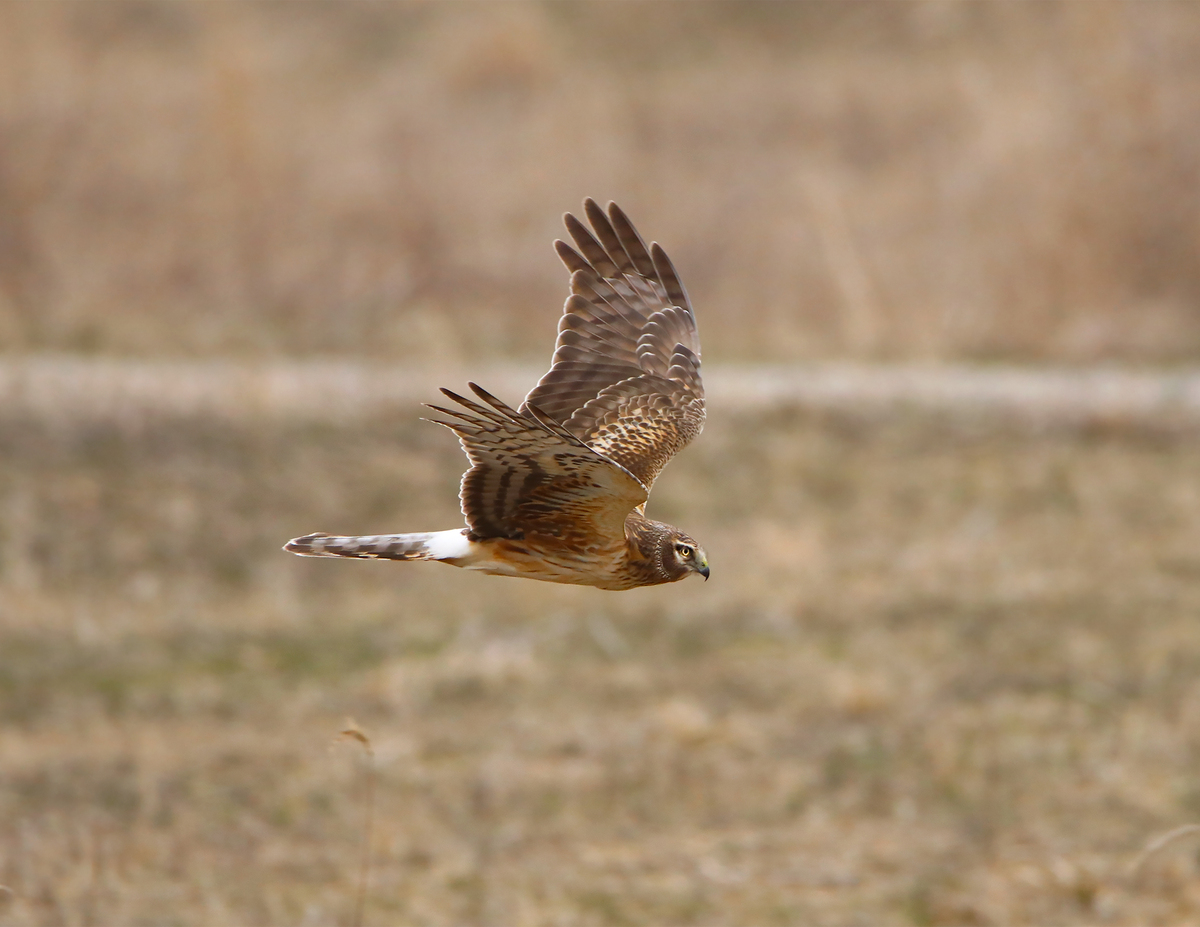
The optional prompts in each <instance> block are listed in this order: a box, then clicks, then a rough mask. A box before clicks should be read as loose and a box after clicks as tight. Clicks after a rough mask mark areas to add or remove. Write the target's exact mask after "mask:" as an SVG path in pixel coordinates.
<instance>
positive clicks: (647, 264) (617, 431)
mask: <svg viewBox="0 0 1200 927" xmlns="http://www.w3.org/2000/svg"><path fill="white" fill-rule="evenodd" d="M583 208H584V214H585V216H586V217H587V221H588V224H590V226H591V228H590V229H589V228H588V225H585V224H584V223H583V222H581V221H580V220H579V219H577V218H576V217H575V216H572V215H570V214H569V213H568V214H567V215H566V216H565V217H564V221H565V223H566V226H567V231H568V232H569V233H570V236H571V239H572V240H573V241H574V243H575V246H574V247H572V246H571V245H569V244H567V243H566V242H564V241H556V242H555V243H554V247H555V250H556V251H557V252H558V255H559V257H560V258H561V259H562V261H563V263H564V264H566V266H567V269H568V270H569V271H570V272H571V295H570V296H569V297H568V298H567V302H566V305H565V306H564V307H563V316H562V319H561V320H560V321H559V324H558V342H557V344H556V345H555V350H554V359H553V362H552V364H551V367H550V370H549V371H548V372H547V373H546V375H545V376H543V377H542V379H541V380H540V381H539V382H538V384H537V386H535V387H534V388H533V390H531V391H530V393H529V395H528V396H526V397H525V400H524V402H522V403H521V405H520V407H519V408H517V409H513V408H512V407H510V406H508V405H506V404H505V403H504V402H502V401H501V400H499V399H497V398H496V397H495V396H493V395H492V394H491V393H489V392H487V391H486V390H484V389H482V388H481V387H479V386H476V385H475V384H474V383H472V384H470V387H471V391H472V392H473V393H474V394H475V397H476V398H475V399H469V398H466V397H464V396H460V395H458V394H457V393H452V392H450V390H447V389H443V390H442V393H443V394H445V395H446V397H447V398H449V399H450V400H452V401H453V402H454V403H455V404H456V405H457V406H458V408H448V407H443V406H430V408H431V409H433V410H434V411H435V412H437V413H438V414H439V415H440V416H442V417H440V418H434V419H430V421H433V422H436V423H437V424H440V425H445V426H446V427H447V428H449V429H450V430H451V431H453V432H454V433H455V434H457V435H458V439H459V442H460V443H461V444H462V447H463V450H464V451H465V452H466V454H467V458H468V460H470V462H471V467H470V469H469V470H467V472H466V473H465V474H463V478H462V487H461V490H460V492H459V498H460V499H461V501H462V510H463V515H464V516H465V517H466V521H467V526H466V527H465V528H461V529H460V528H454V529H451V530H449V531H433V532H424V533H418V534H383V535H369V536H365V537H332V536H330V535H327V534H309V535H305V536H304V537H301V538H295V539H294V540H291V541H289V542H288V543H287V544H286V545H285V547H284V550H289V551H291V552H292V553H294V554H299V555H300V556H303V557H356V558H368V559H383V560H437V561H440V562H442V563H449V564H451V565H453V566H458V567H465V568H466V569H470V570H480V571H482V572H484V573H492V574H496V575H500V576H523V577H525V578H527V579H540V580H544V581H546V582H552V583H574V584H576V585H583V586H597V587H599V588H601V589H633V588H636V587H638V586H654V585H658V584H660V583H671V582H675V581H677V580H680V579H683V578H684V577H686V576H688V575H690V574H692V573H699V574H700V575H701V576H703V577H704V578H705V579H707V578H708V557H707V556H706V555H705V553H704V550H703V548H701V547H700V546H699V545H698V544H697V543H696V542H695V541H694V540H692V538H690V537H688V535H686V534H684V533H683V532H682V531H680V530H679V529H678V528H675V527H673V526H671V525H666V524H663V523H662V522H657V521H653V520H651V519H649V518H646V516H645V514H644V509H645V505H646V498H647V496H648V495H649V492H650V488H651V486H653V485H654V480H655V479H656V478H657V476H658V474H659V473H660V472H661V471H662V468H663V467H665V466H666V465H667V462H668V461H670V459H671V458H672V457H673V456H674V455H675V454H676V453H678V452H679V451H680V450H682V449H683V448H684V447H685V446H686V445H687V444H688V443H689V442H690V441H691V440H692V439H693V438H695V437H696V436H697V435H698V434H700V431H701V429H702V428H703V427H704V384H703V382H702V381H701V379H700V337H699V335H698V334H697V331H696V318H695V316H694V315H693V313H692V307H691V305H690V303H689V302H688V298H687V293H686V292H685V291H684V289H683V284H682V283H680V281H679V275H678V274H676V272H675V268H674V267H673V266H672V264H671V261H670V259H669V258H668V257H667V255H666V252H665V251H663V249H662V248H660V247H659V246H658V244H657V243H652V244H651V245H650V246H649V247H647V246H646V244H645V243H644V242H643V241H642V239H641V236H639V235H638V233H637V230H636V229H634V227H633V225H632V224H631V223H630V221H629V219H628V218H627V217H626V215H625V213H624V212H622V211H621V209H620V208H619V207H618V206H617V205H616V204H615V203H609V204H608V210H607V212H606V211H605V210H604V209H601V208H600V206H598V205H597V204H596V202H595V201H594V200H591V199H588V200H585V201H584V204H583Z"/></svg>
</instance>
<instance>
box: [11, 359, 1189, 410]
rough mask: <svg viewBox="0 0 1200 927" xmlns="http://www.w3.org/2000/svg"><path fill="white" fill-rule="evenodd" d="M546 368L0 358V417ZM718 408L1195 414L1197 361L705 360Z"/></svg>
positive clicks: (432, 386) (386, 402)
mask: <svg viewBox="0 0 1200 927" xmlns="http://www.w3.org/2000/svg"><path fill="white" fill-rule="evenodd" d="M542 372H543V371H542V370H541V369H539V368H537V367H532V366H529V367H526V366H515V365H508V366H502V365H492V366H475V367H472V368H469V369H468V368H461V369H460V368H450V367H438V368H434V367H423V368H420V369H404V368H402V367H400V366H399V365H383V364H366V363H354V362H332V361H331V362H324V361H313V362H276V363H239V362H232V361H230V362H224V361H198V362H197V361H180V362H165V361H126V360H107V359H105V360H90V359H79V358H72V357H24V358H8V359H0V417H15V416H19V417H33V418H37V419H41V420H45V421H47V422H52V423H62V424H67V423H72V422H79V421H81V420H82V421H87V420H91V421H97V420H118V421H127V422H129V423H136V422H139V421H143V420H145V419H147V418H155V417H158V416H161V415H167V416H192V415H211V416H214V417H221V418H234V419H242V418H257V417H283V418H301V419H305V418H308V419H314V420H329V419H334V420H341V419H345V418H347V417H358V416H363V415H369V414H377V413H380V412H388V411H392V410H397V411H399V410H405V411H409V412H414V413H415V412H416V411H417V410H416V405H417V403H419V402H422V401H436V400H437V399H438V398H439V397H438V393H437V387H438V386H439V385H445V386H448V387H450V388H451V389H455V390H464V389H465V383H466V381H467V379H468V378H470V379H474V380H476V381H477V382H479V383H480V384H481V385H484V386H486V387H487V388H488V389H489V390H491V391H492V392H494V393H496V394H497V395H499V396H501V397H502V398H504V399H506V400H507V401H509V402H514V403H515V402H516V401H517V400H519V399H520V397H521V396H523V395H524V394H525V392H526V391H527V390H528V389H529V388H530V387H532V386H533V384H534V383H535V382H536V381H537V378H538V376H539V375H540V374H541V373H542ZM705 382H706V385H707V389H708V397H709V405H710V408H712V409H714V410H736V409H743V408H748V407H749V408H764V407H771V406H780V407H785V406H793V407H802V408H808V409H817V410H840V411H850V412H855V411H860V412H867V413H877V412H887V411H889V410H896V409H902V408H910V409H914V410H919V411H931V412H941V413H948V414H955V415H957V414H963V415H985V414H1000V415H1004V416H1006V417H1011V418H1015V419H1018V420H1023V421H1025V420H1027V421H1029V422H1031V423H1044V424H1055V423H1063V424H1070V423H1080V422H1088V421H1096V420H1129V421H1138V420H1168V421H1172V422H1177V423H1192V424H1200V369H1194V368H1193V369H1186V368H1184V369H1173V370H1131V369H1122V368H1117V367H1098V368H1062V367H1043V368H1034V367H1027V368H1021V367H995V366H988V367H970V366H955V365H915V364H910V365H900V364H895V365H882V364H880V365H867V364H844V363H822V364H803V365H794V366H739V367H734V366H725V367H720V366H710V367H707V368H706V369H705Z"/></svg>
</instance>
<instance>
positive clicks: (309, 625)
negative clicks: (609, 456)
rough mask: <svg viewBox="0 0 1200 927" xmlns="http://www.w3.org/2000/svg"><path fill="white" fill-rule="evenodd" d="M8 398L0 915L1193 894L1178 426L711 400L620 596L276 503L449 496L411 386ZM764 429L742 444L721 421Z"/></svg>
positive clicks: (299, 919)
mask: <svg viewBox="0 0 1200 927" xmlns="http://www.w3.org/2000/svg"><path fill="white" fill-rule="evenodd" d="M0 424H2V427H0V455H3V458H4V459H5V461H6V466H5V467H4V468H3V470H2V471H0V504H2V505H3V507H4V512H5V518H4V519H3V521H2V522H0V616H2V618H3V629H4V636H3V648H2V651H0V728H2V730H3V732H4V736H3V737H2V738H0V777H2V782H3V787H2V788H0V884H2V885H5V886H8V887H10V888H11V889H12V892H13V894H12V895H10V896H2V897H0V919H3V921H4V923H6V924H14V925H25V924H30V925H33V924H59V923H82V922H88V921H90V922H93V923H97V922H98V923H164V922H170V923H179V924H190V923H264V924H265V923H280V924H282V923H308V924H325V923H331V922H335V921H340V920H343V919H345V917H346V916H347V912H348V911H349V910H350V906H351V899H352V896H353V886H354V885H355V884H356V880H357V865H358V859H359V840H360V837H361V831H360V827H361V821H362V805H361V802H362V789H363V775H364V770H363V767H362V765H361V763H360V762H359V759H358V757H357V754H356V753H355V752H354V751H350V750H338V751H334V752H329V751H328V749H327V745H328V744H329V742H330V740H331V739H332V738H333V736H334V734H335V733H336V732H337V731H339V730H341V729H342V728H343V727H344V726H345V723H344V718H345V717H346V716H348V715H350V716H353V717H354V718H356V719H357V720H358V722H359V723H361V724H362V725H364V726H365V728H366V730H367V731H368V732H369V733H370V736H371V737H372V739H373V741H374V745H375V750H376V755H377V758H378V763H379V767H378V768H379V775H380V788H379V793H378V794H379V809H378V816H377V820H376V833H377V834H378V841H377V846H376V858H377V862H376V869H375V873H374V875H373V877H372V886H373V888H372V891H371V894H370V896H369V899H368V906H367V919H368V922H373V923H379V922H385V921H386V922H403V923H414V924H445V923H530V924H541V923H580V924H628V923H694V924H705V923H709V924H727V923H731V922H736V923H779V924H785V923H799V924H814V923H822V924H833V923H837V924H842V923H872V924H1017V923H1039V924H1040V923H1056V924H1088V923H1096V922H1098V921H1100V920H1103V921H1104V922H1105V923H1120V924H1145V923H1186V922H1189V921H1190V919H1193V918H1194V916H1195V914H1196V912H1197V911H1198V910H1200V895H1198V894H1197V890H1198V887H1200V880H1198V879H1197V871H1198V870H1197V866H1198V865H1200V864H1198V862H1197V857H1196V855H1195V851H1194V845H1193V844H1187V843H1186V842H1185V843H1184V844H1183V845H1181V846H1177V847H1171V848H1168V849H1167V850H1164V851H1163V852H1161V853H1160V854H1157V855H1156V856H1155V858H1153V859H1152V860H1150V861H1149V862H1148V863H1147V864H1146V866H1145V867H1144V869H1143V870H1140V871H1139V872H1138V873H1137V874H1136V876H1135V875H1131V874H1130V869H1129V866H1130V863H1131V861H1132V860H1133V859H1134V858H1135V857H1136V856H1137V853H1138V851H1139V849H1140V848H1141V847H1142V846H1143V845H1144V843H1145V842H1146V841H1147V840H1148V839H1149V838H1150V837H1151V836H1153V835H1155V834H1158V833H1162V832H1164V831H1166V830H1168V829H1170V828H1172V827H1175V826H1177V825H1178V824H1180V823H1184V822H1187V821H1189V820H1194V819H1195V816H1196V813H1197V809H1198V808H1200V778H1198V777H1197V773H1196V770H1197V769H1198V768H1200V766H1198V764H1197V758H1198V757H1200V713H1198V712H1197V706H1198V705H1200V689H1198V685H1200V683H1198V680H1200V629H1198V627H1197V624H1196V621H1195V615H1196V611H1197V608H1200V592H1198V590H1200V586H1198V585H1197V578H1198V577H1200V557H1198V556H1197V553H1196V552H1197V550H1200V536H1198V530H1200V528H1198V526H1200V487H1198V485H1197V481H1196V474H1197V473H1198V472H1200V440H1197V436H1196V435H1195V434H1193V433H1191V431H1189V430H1181V429H1176V428H1173V427H1170V426H1163V427H1155V428H1150V427H1141V426H1137V425H1126V426H1100V425H1095V426H1089V427H1087V428H1080V429H1076V430H1073V431H1063V430H1057V431H1045V430H1041V429H1037V430H1027V429H1024V428H1022V427H1021V426H1019V425H1017V424H1014V423H1012V422H1009V423H1005V422H1000V421H995V422H990V423H989V422H982V421H979V420H971V421H959V422H952V421H947V420H944V419H938V418H927V417H922V416H920V415H916V414H915V413H914V414H896V415H892V416H889V417H888V418H887V419H886V420H884V419H879V418H862V417H857V416H852V415H845V414H838V415H816V414H812V413H804V412H800V411H797V410H794V409H788V408H778V409H775V410H763V411H761V412H758V413H745V412H743V413H740V414H737V415H732V414H730V413H728V412H724V413H723V412H722V411H721V410H719V409H717V410H714V412H713V416H712V420H711V424H710V426H709V428H708V429H707V430H706V432H705V435H704V437H703V439H702V440H701V441H699V442H697V444H696V445H695V446H694V447H692V448H689V449H688V452H687V453H686V454H684V455H682V456H681V457H680V459H679V460H678V461H676V462H675V463H673V464H672V466H671V468H670V470H669V471H668V473H667V474H666V475H665V476H664V478H663V480H662V481H660V484H659V486H658V487H656V490H655V497H654V499H653V500H652V501H651V514H654V515H658V516H660V517H664V518H668V519H672V520H675V521H677V522H678V523H680V524H681V525H683V526H684V527H685V528H686V529H687V530H688V531H689V532H691V533H693V534H694V535H695V536H696V537H698V538H699V539H701V540H702V542H703V543H705V544H706V546H707V547H708V550H709V553H710V557H711V559H712V562H713V570H714V572H713V578H712V580H711V581H710V582H708V583H701V582H699V581H695V582H689V583H684V584H681V585H678V586H672V587H666V588H658V589H648V590H640V591H638V592H637V593H636V594H635V593H629V594H614V593H604V592H599V591H596V590H588V589H574V588H569V587H555V586H552V585H549V584H543V583H529V582H518V581H509V580H503V579H497V578H494V577H483V576H475V575H471V574H465V573H462V572H455V571H452V570H451V569H450V568H448V567H444V566H441V565H438V564H404V565H397V564H388V563H369V562H367V563H363V562H343V561H337V562H335V561H311V560H300V559H298V558H293V557H287V556H285V555H283V554H282V553H281V552H280V551H279V544H280V543H281V541H282V540H283V539H285V538H287V537H289V536H291V535H295V534H297V533H301V532H304V531H308V530H311V529H321V528H323V529H327V530H337V531H350V532H360V531H361V532H370V531H378V530H388V529H394V528H403V527H408V528H413V529H422V528H442V527H449V526H451V525H453V524H455V523H457V521H458V518H459V516H458V513H457V511H456V507H455V500H454V487H455V482H456V480H457V475H458V472H459V469H460V468H459V463H460V460H459V458H460V455H459V452H458V449H457V448H456V447H455V446H454V443H453V442H452V441H450V440H448V439H447V437H446V436H445V435H443V434H442V433H441V432H440V431H439V430H437V429H434V428H433V427H432V426H428V425H421V424H419V423H417V422H415V421H414V420H412V419H411V418H409V417H405V420H404V421H402V422H397V421H396V420H395V418H393V417H391V416H380V417H379V418H376V419H369V420H363V419H354V420H352V421H347V422H343V423H340V424H332V423H331V424H313V423H308V424H299V423H292V424H287V423H284V422H280V421H261V422H256V421H253V420H245V421H243V422H241V423H240V424H236V423H233V422H220V421H214V420H204V419H188V418H169V417H168V418H163V419H160V420H158V421H155V422H152V423H147V422H141V423H140V424H135V425H130V424H128V423H126V424H121V423H119V421H118V420H110V421H108V422H103V423H102V422H97V423H94V424H93V425H92V426H91V427H89V428H83V427H76V428H61V427H57V426H48V425H47V424H46V423H42V422H36V421H28V420H25V421H20V420H16V419H14V418H13V417H11V416H10V417H8V418H6V419H4V420H3V421H2V423H0ZM750 447H753V448H755V452H754V453H753V454H750V453H747V448H750Z"/></svg>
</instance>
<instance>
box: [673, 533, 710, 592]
mask: <svg viewBox="0 0 1200 927" xmlns="http://www.w3.org/2000/svg"><path fill="white" fill-rule="evenodd" d="M662 553H663V557H662V563H663V569H665V570H666V571H667V572H668V573H670V574H671V578H672V581H675V580H680V579H683V578H684V577H685V576H687V575H688V574H689V573H699V574H700V575H701V576H703V577H704V578H705V579H708V554H706V553H705V552H704V548H703V547H701V546H700V545H699V544H697V543H696V542H695V541H693V540H692V539H691V538H690V537H688V536H687V535H686V534H684V533H683V532H682V531H677V532H674V533H672V534H671V535H669V536H668V537H666V538H664V539H663V552H662Z"/></svg>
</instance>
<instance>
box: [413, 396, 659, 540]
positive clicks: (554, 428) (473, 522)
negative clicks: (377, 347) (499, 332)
mask: <svg viewBox="0 0 1200 927" xmlns="http://www.w3.org/2000/svg"><path fill="white" fill-rule="evenodd" d="M470 386H471V390H472V391H473V392H474V393H475V395H476V396H478V397H479V398H480V399H481V400H483V402H485V403H486V404H487V405H480V404H479V403H477V402H473V401H472V400H470V399H467V398H465V397H463V396H459V395H458V394H456V393H453V392H451V391H450V390H447V389H443V390H442V392H443V393H444V394H445V395H446V396H447V397H449V398H450V399H453V400H454V401H455V402H457V403H458V404H459V405H461V406H463V408H464V409H465V410H466V411H460V410H457V409H448V408H443V407H441V406H432V405H431V406H429V408H431V409H434V410H436V411H438V412H441V413H442V414H444V415H447V416H450V417H451V418H452V419H453V420H452V421H442V420H440V419H430V421H433V422H436V423H437V424H439V425H445V426H446V427H447V428H449V429H451V430H452V431H454V432H455V434H457V435H458V438H459V441H460V443H461V444H462V447H463V450H464V451H465V452H466V454H467V457H468V458H469V459H470V461H471V468H470V469H469V470H468V471H467V472H466V473H465V474H464V475H463V478H462V485H461V489H460V492H459V497H460V499H461V502H462V509H463V515H465V516H466V519H467V527H468V528H469V529H470V533H471V535H472V536H473V537H475V538H495V537H506V538H522V537H525V536H527V535H530V534H533V535H540V536H543V537H555V538H558V539H559V540H560V541H561V542H562V543H565V544H570V543H579V544H587V545H595V544H596V543H597V542H600V543H601V544H607V543H621V542H623V541H624V537H625V518H626V516H628V515H629V513H630V512H631V511H633V509H634V508H635V507H637V506H639V505H641V504H643V503H644V502H645V501H646V488H645V487H644V486H643V485H642V484H641V483H640V482H639V481H638V480H637V479H636V478H635V477H634V476H633V475H632V474H631V473H630V472H628V471H627V470H626V469H625V468H623V467H622V466H621V465H619V464H618V463H615V462H614V461H612V460H609V459H608V458H606V457H604V456H603V455H602V454H600V453H598V452H597V451H596V450H593V449H592V448H590V447H588V445H586V444H585V443H584V442H582V441H581V440H579V439H578V438H577V437H575V436H574V435H572V434H571V433H570V432H568V431H567V430H566V429H565V428H563V427H562V426H561V425H559V424H557V423H555V422H554V421H553V420H552V419H550V418H549V417H548V416H547V415H545V413H543V412H541V410H540V409H538V408H537V407H536V406H533V407H528V406H526V407H523V408H522V410H521V411H519V412H518V411H516V410H514V409H512V408H510V407H509V406H507V405H506V404H505V403H503V402H501V401H500V400H499V399H497V398H496V397H495V396H493V395H491V394H490V393H488V392H487V391H486V390H483V389H481V388H480V387H478V386H476V385H475V384H474V383H472V384H470Z"/></svg>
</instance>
